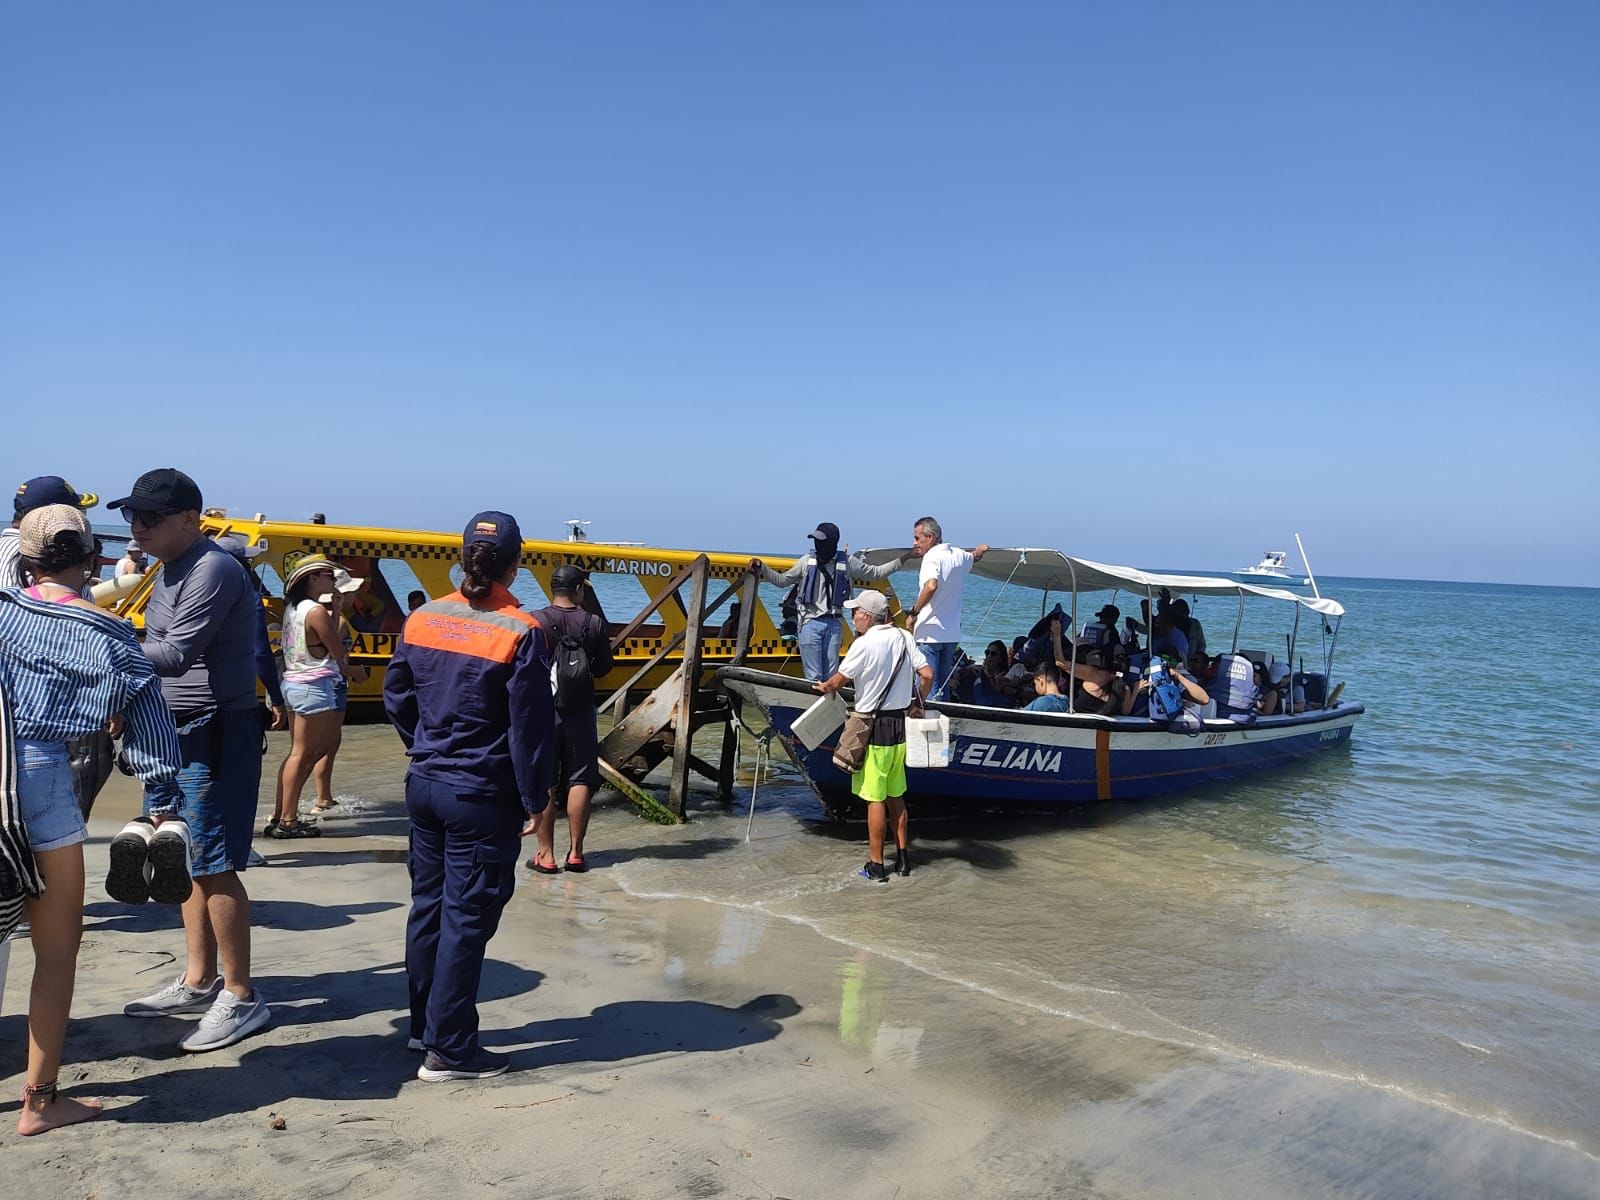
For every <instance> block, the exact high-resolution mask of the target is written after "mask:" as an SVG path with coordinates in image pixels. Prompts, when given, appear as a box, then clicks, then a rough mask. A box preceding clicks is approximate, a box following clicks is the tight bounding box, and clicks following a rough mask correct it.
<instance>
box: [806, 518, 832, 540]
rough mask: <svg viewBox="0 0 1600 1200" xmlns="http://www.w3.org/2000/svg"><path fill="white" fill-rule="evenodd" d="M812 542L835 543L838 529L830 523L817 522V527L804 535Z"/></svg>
mask: <svg viewBox="0 0 1600 1200" xmlns="http://www.w3.org/2000/svg"><path fill="white" fill-rule="evenodd" d="M806 536H807V537H808V538H810V539H811V540H812V541H813V542H837V541H838V540H839V527H838V526H837V525H835V524H834V523H833V522H832V521H819V522H817V527H816V528H815V529H813V530H812V531H811V532H810V533H808V534H806Z"/></svg>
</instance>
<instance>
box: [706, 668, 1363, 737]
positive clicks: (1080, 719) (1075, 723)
mask: <svg viewBox="0 0 1600 1200" xmlns="http://www.w3.org/2000/svg"><path fill="white" fill-rule="evenodd" d="M716 679H717V681H718V682H725V681H732V682H734V683H748V684H762V685H766V686H769V687H773V688H776V689H777V690H779V691H784V692H796V693H803V694H805V695H808V696H810V697H811V698H812V699H813V700H814V699H816V696H817V693H816V691H815V690H814V689H813V688H812V686H811V683H810V682H809V681H808V680H804V679H795V678H794V677H793V676H789V675H775V674H773V673H772V672H770V671H763V670H761V669H759V668H757V667H732V666H730V667H723V668H721V669H719V670H718V671H717V674H716ZM841 694H842V695H849V694H851V693H850V689H849V688H844V689H841ZM927 710H928V711H929V712H939V713H943V714H944V715H946V716H948V717H960V718H962V719H963V720H969V721H975V722H977V723H979V724H1002V723H1003V724H1009V725H1035V726H1040V727H1043V728H1046V729H1090V730H1094V729H1105V730H1109V731H1110V732H1112V733H1134V734H1138V733H1152V734H1161V735H1162V736H1170V735H1171V734H1172V732H1173V731H1172V730H1171V729H1168V728H1167V726H1166V725H1164V724H1163V723H1161V722H1160V721H1156V720H1153V719H1151V718H1150V717H1125V716H1110V715H1106V714H1100V713H1052V712H1029V711H1028V710H1027V709H1021V708H991V707H989V706H987V705H982V704H961V703H953V702H950V701H929V702H928V704H927ZM1366 711H1367V709H1366V705H1364V704H1361V703H1359V702H1356V701H1345V702H1343V703H1341V704H1339V705H1338V706H1336V707H1334V708H1319V709H1317V710H1315V711H1313V712H1303V713H1279V714H1274V715H1273V716H1268V717H1261V716H1258V717H1257V718H1256V719H1255V720H1254V721H1251V722H1249V723H1248V724H1245V723H1241V722H1238V721H1230V720H1229V719H1228V718H1226V717H1213V718H1211V719H1209V720H1207V721H1205V722H1204V724H1203V726H1202V728H1201V729H1200V730H1198V731H1196V734H1195V736H1198V734H1199V733H1224V732H1232V731H1234V730H1250V729H1259V730H1277V729H1291V728H1294V727H1295V726H1297V725H1320V724H1324V723H1326V722H1329V721H1333V720H1337V719H1339V718H1341V717H1353V716H1360V715H1361V714H1363V713H1365V712H1366Z"/></svg>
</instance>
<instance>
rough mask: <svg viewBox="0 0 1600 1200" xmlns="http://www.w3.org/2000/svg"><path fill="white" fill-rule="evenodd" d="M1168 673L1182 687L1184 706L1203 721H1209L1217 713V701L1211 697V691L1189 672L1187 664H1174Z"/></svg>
mask: <svg viewBox="0 0 1600 1200" xmlns="http://www.w3.org/2000/svg"><path fill="white" fill-rule="evenodd" d="M1170 673H1171V675H1172V677H1173V678H1174V679H1176V680H1177V681H1178V686H1179V687H1181V688H1182V689H1183V707H1184V708H1186V709H1188V710H1189V711H1190V712H1192V713H1194V715H1195V716H1197V717H1199V718H1200V719H1201V720H1203V721H1209V720H1211V718H1213V717H1215V716H1216V715H1217V702H1216V701H1215V700H1213V699H1212V698H1211V693H1210V692H1208V691H1207V690H1206V689H1205V688H1204V687H1202V686H1201V684H1200V681H1199V680H1198V679H1196V678H1195V677H1194V675H1192V674H1191V673H1190V671H1189V668H1188V667H1187V666H1175V667H1173V668H1172V670H1171V672H1170Z"/></svg>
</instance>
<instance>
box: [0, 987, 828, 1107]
mask: <svg viewBox="0 0 1600 1200" xmlns="http://www.w3.org/2000/svg"><path fill="white" fill-rule="evenodd" d="M384 975H393V976H394V977H395V978H394V979H393V980H392V981H390V980H388V979H384V978H381V977H382V976H384ZM373 976H378V977H379V978H373ZM363 977H365V978H363ZM539 979H540V976H539V975H538V973H537V972H532V971H527V970H525V969H523V968H518V967H512V966H509V965H507V964H504V963H487V964H485V972H484V992H483V999H484V1000H488V999H492V998H494V997H496V996H505V995H509V994H513V992H514V991H527V990H530V989H531V988H532V987H534V986H537V984H538V982H539ZM330 981H338V982H337V985H336V986H334V987H329V986H326V985H327V984H328V983H329V982H330ZM319 985H321V986H319ZM404 986H405V983H404V973H403V971H401V969H400V967H399V964H390V965H387V966H385V967H379V968H373V969H370V970H366V971H352V972H344V973H335V974H331V975H325V976H319V977H316V978H314V979H310V980H292V979H264V980H262V990H263V992H264V993H265V994H266V995H267V997H268V999H269V1002H271V1003H272V1006H273V1025H272V1026H271V1027H269V1029H268V1030H267V1031H266V1033H265V1034H264V1035H263V1038H264V1039H273V1038H277V1039H283V1040H272V1041H264V1043H263V1044H260V1045H256V1046H254V1047H252V1048H251V1049H248V1050H246V1051H245V1052H244V1053H243V1054H242V1055H241V1056H240V1059H239V1062H238V1063H237V1065H227V1066H223V1065H220V1064H218V1063H217V1062H216V1061H215V1060H210V1061H209V1062H207V1061H205V1060H200V1059H196V1058H193V1057H190V1056H186V1055H182V1054H180V1053H179V1052H178V1051H177V1050H176V1048H175V1046H174V1044H173V1039H174V1035H175V1034H176V1032H177V1030H178V1025H179V1023H178V1022H177V1021H134V1020H131V1019H128V1018H107V1020H108V1021H117V1022H119V1023H123V1024H126V1025H138V1026H144V1027H151V1026H157V1027H159V1028H160V1032H161V1035H162V1038H163V1043H162V1044H163V1046H164V1047H165V1049H166V1051H167V1053H166V1055H165V1057H168V1058H170V1059H172V1060H174V1067H175V1069H173V1070H170V1071H167V1072H164V1073H162V1074H155V1075H139V1076H135V1077H133V1078H128V1079H122V1080H106V1081H104V1082H102V1083H100V1084H98V1085H97V1086H98V1087H99V1088H100V1089H101V1090H103V1091H104V1092H105V1093H106V1094H107V1095H108V1096H110V1097H118V1098H120V1097H131V1098H132V1099H131V1100H130V1101H128V1102H118V1101H116V1100H113V1101H112V1103H111V1104H110V1105H108V1107H107V1112H106V1117H107V1119H108V1120H111V1121H116V1122H128V1123H132V1124H151V1125H165V1124H179V1123H182V1124H188V1123H191V1122H200V1121H207V1120H211V1119H213V1118H216V1117H221V1116H226V1115H229V1114H233V1113H243V1112H252V1111H255V1110H259V1109H273V1110H276V1109H279V1108H281V1107H282V1106H284V1105H285V1104H288V1103H289V1102H291V1101H295V1100H308V1099H310V1100H323V1101H334V1102H338V1101H355V1100H386V1099H393V1098H394V1097H395V1096H396V1095H398V1094H399V1091H400V1089H401V1087H402V1086H404V1085H405V1084H407V1083H409V1082H411V1081H413V1080H414V1079H415V1078H416V1071H417V1065H418V1063H419V1061H420V1059H419V1056H418V1055H417V1053H416V1052H414V1051H409V1050H407V1049H406V1045H405V1030H406V1026H407V1023H408V1018H407V1017H406V1016H405V1015H404V1013H403V1012H402V1013H401V1014H400V1015H398V1016H396V1017H395V1018H394V1019H393V1021H392V1022H391V1024H392V1025H393V1027H394V1032H393V1033H387V1034H377V1033H368V1034H348V1035H334V1036H329V1037H316V1036H314V1030H313V1029H312V1028H309V1026H310V1025H311V1024H312V1023H320V1022H322V1021H324V1020H336V1019H339V1018H341V1017H347V1016H354V1015H357V1014H356V1012H355V1011H354V1010H355V1009H357V1008H358V1007H359V1005H357V1004H356V1003H354V1001H355V1000H358V999H359V1000H367V1001H370V1000H371V999H372V998H373V997H374V995H375V994H378V993H380V992H381V993H385V994H387V995H390V996H394V995H395V994H396V992H401V993H403V989H404ZM399 998H402V999H403V995H401V996H400V997H399ZM799 1012H800V1005H799V1004H798V1003H796V1002H795V1000H794V999H793V998H792V997H790V996H785V995H763V996H757V997H755V998H754V999H752V1000H750V1001H748V1002H746V1003H745V1004H742V1005H740V1006H739V1007H737V1008H730V1007H725V1006H722V1005H717V1004H709V1003H705V1002H702V1001H696V1000H681V1001H652V1000H638V1001H623V1002H620V1003H616V1004H605V1005H601V1006H600V1007H599V1008H597V1009H595V1010H594V1011H593V1012H592V1013H590V1014H589V1015H588V1016H585V1017H570V1018H559V1019H553V1020H543V1021H533V1022H530V1023H528V1024H527V1025H524V1026H521V1027H519V1028H516V1029H507V1030H488V1031H485V1033H484V1035H483V1040H484V1043H485V1044H486V1045H489V1046H493V1047H498V1048H502V1049H504V1050H506V1051H508V1052H509V1053H510V1054H511V1073H513V1074H515V1073H518V1072H523V1071H533V1070H538V1069H540V1068H544V1067H555V1066H577V1065H581V1064H584V1063H597V1064H609V1063H620V1062H624V1061H627V1060H629V1059H637V1058H645V1057H654V1056H659V1055H667V1054H694V1053H720V1052H725V1051H729V1050H735V1049H738V1048H739V1047H742V1046H751V1045H755V1044H758V1043H760V1042H765V1041H770V1040H771V1039H773V1038H775V1037H777V1036H778V1034H780V1033H781V1032H782V1031H783V1025H782V1022H783V1021H785V1020H787V1019H788V1018H790V1017H793V1016H795V1015H796V1014H798V1013H799ZM296 1026H299V1027H300V1029H299V1030H297V1029H296V1028H295V1027H296ZM286 1034H287V1037H285V1035H286ZM297 1034H299V1036H297ZM130 1049H131V1048H130V1047H129V1046H128V1045H127V1044H126V1042H123V1043H122V1045H121V1046H120V1047H119V1054H127V1053H129V1051H130ZM75 1057H77V1056H76V1055H75ZM179 1060H181V1061H182V1062H184V1063H193V1064H194V1066H193V1067H189V1068H187V1069H184V1068H182V1067H178V1066H177V1061H179ZM419 1086H422V1085H419ZM10 1107H14V1105H13V1106H10Z"/></svg>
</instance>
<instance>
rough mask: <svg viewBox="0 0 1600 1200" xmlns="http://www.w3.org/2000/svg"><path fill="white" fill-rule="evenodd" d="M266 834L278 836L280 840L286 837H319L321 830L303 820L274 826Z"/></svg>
mask: <svg viewBox="0 0 1600 1200" xmlns="http://www.w3.org/2000/svg"><path fill="white" fill-rule="evenodd" d="M267 836H268V837H273V838H278V839H280V840H282V839H286V838H305V837H321V836H322V830H320V829H318V828H317V827H316V826H315V825H307V824H306V823H305V822H303V821H290V822H288V823H287V824H283V825H276V826H274V827H273V828H272V830H271V831H270V832H269V833H268V834H267Z"/></svg>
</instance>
